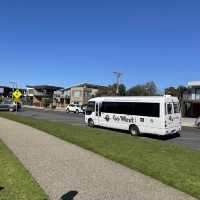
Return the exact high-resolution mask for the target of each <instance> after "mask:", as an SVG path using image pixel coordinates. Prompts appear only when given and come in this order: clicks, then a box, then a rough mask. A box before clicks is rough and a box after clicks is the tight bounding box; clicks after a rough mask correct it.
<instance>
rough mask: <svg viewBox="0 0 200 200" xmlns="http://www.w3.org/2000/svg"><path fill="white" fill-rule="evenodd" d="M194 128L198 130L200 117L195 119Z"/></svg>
mask: <svg viewBox="0 0 200 200" xmlns="http://www.w3.org/2000/svg"><path fill="white" fill-rule="evenodd" d="M195 126H197V127H198V128H200V117H197V119H196V120H195Z"/></svg>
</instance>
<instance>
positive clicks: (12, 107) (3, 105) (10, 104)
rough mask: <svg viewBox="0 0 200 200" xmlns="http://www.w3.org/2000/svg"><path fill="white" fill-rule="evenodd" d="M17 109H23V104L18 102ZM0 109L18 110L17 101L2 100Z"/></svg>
mask: <svg viewBox="0 0 200 200" xmlns="http://www.w3.org/2000/svg"><path fill="white" fill-rule="evenodd" d="M17 109H18V110H20V109H21V104H20V103H17ZM0 110H1V111H11V112H13V111H16V103H15V102H13V101H11V100H6V101H2V102H1V103H0Z"/></svg>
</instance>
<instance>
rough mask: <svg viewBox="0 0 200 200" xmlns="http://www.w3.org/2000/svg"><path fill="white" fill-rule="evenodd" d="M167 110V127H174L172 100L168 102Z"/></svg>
mask: <svg viewBox="0 0 200 200" xmlns="http://www.w3.org/2000/svg"><path fill="white" fill-rule="evenodd" d="M165 106H166V111H165V114H166V115H165V122H166V128H172V127H173V124H174V122H173V104H172V102H168V103H166V105H165Z"/></svg>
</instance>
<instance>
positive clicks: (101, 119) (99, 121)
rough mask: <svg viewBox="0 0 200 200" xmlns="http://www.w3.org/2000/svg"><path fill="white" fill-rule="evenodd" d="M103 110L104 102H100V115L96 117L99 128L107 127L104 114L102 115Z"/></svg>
mask: <svg viewBox="0 0 200 200" xmlns="http://www.w3.org/2000/svg"><path fill="white" fill-rule="evenodd" d="M101 108H102V102H98V113H96V115H97V116H98V124H99V126H105V123H104V121H105V119H104V115H105V114H104V113H102V112H101V111H102V110H101Z"/></svg>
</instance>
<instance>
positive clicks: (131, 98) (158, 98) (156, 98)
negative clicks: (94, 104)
mask: <svg viewBox="0 0 200 200" xmlns="http://www.w3.org/2000/svg"><path fill="white" fill-rule="evenodd" d="M165 100H166V101H178V98H177V97H173V96H171V95H164V96H110V97H95V98H92V99H90V100H89V101H122V102H123V101H138V102H143V101H144V102H147V101H148V102H161V101H165Z"/></svg>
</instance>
